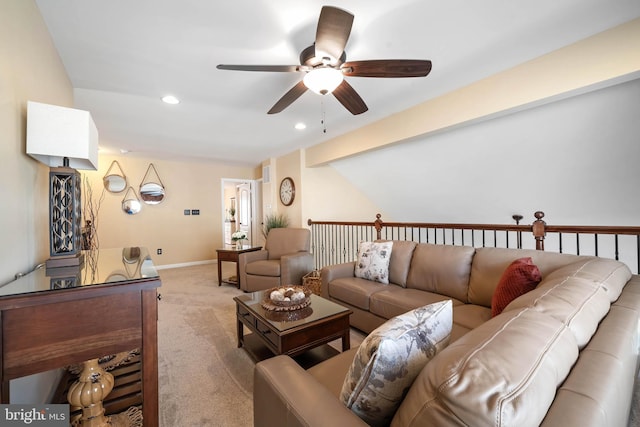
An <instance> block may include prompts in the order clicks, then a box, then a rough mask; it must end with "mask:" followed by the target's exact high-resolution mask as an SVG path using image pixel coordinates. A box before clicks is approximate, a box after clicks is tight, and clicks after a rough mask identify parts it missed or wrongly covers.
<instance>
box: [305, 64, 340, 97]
mask: <svg viewBox="0 0 640 427" xmlns="http://www.w3.org/2000/svg"><path fill="white" fill-rule="evenodd" d="M302 80H303V81H304V84H305V86H306V87H308V88H309V89H311V90H312V91H314V92H315V93H317V94H319V95H326V94H327V93H331V92H333V91H334V90H335V88H337V87H338V86H340V83H342V81H343V80H344V75H343V74H342V71H340V70H337V69H335V68H331V67H321V68H315V69H313V70H311V71H309V72H308V73H307V74H306V75H305V76H304V78H303V79H302Z"/></svg>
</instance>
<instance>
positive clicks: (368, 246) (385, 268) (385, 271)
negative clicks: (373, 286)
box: [354, 242, 393, 284]
mask: <svg viewBox="0 0 640 427" xmlns="http://www.w3.org/2000/svg"><path fill="white" fill-rule="evenodd" d="M392 248H393V242H360V246H359V247H358V259H357V260H356V267H355V272H354V276H356V277H360V278H363V279H367V280H372V281H374V282H380V283H385V284H388V283H389V260H390V259H391V249H392Z"/></svg>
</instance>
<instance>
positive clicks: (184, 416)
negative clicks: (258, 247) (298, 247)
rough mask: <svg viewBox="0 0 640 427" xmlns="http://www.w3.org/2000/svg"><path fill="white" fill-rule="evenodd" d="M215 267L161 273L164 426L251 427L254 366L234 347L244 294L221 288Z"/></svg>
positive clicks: (162, 426)
mask: <svg viewBox="0 0 640 427" xmlns="http://www.w3.org/2000/svg"><path fill="white" fill-rule="evenodd" d="M230 265H231V264H230ZM216 268H217V267H216V266H215V265H214V264H207V265H201V266H195V267H186V268H177V269H170V270H161V271H160V277H161V279H162V287H161V288H160V290H159V292H160V293H161V294H162V300H161V301H160V302H159V304H158V311H159V313H158V365H159V366H158V371H159V389H160V427H179V426H180V427H182V426H184V427H191V426H193V427H196V426H198V427H201V426H224V427H228V426H230V427H232V426H251V425H253V403H252V390H253V367H254V363H253V362H252V361H251V359H250V358H249V356H248V355H247V354H246V353H245V351H244V350H243V349H240V348H237V347H236V332H235V305H234V302H233V297H234V296H236V295H238V294H240V292H241V291H239V290H237V289H235V288H234V287H232V286H228V285H223V286H221V287H218V279H217V272H216Z"/></svg>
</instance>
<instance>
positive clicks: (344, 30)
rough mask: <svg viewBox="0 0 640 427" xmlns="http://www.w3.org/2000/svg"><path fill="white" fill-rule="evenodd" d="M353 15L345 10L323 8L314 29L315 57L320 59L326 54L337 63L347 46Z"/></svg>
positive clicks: (331, 7) (329, 7) (330, 7)
mask: <svg viewBox="0 0 640 427" xmlns="http://www.w3.org/2000/svg"><path fill="white" fill-rule="evenodd" d="M352 25H353V15H352V14H350V13H349V12H347V11H346V10H342V9H338V8H337V7H333V6H323V7H322V10H321V11H320V18H319V19H318V28H317V29H316V57H318V58H322V57H324V56H326V55H327V54H328V55H330V56H331V57H332V59H334V60H335V61H339V60H340V57H341V56H342V52H344V47H345V46H346V44H347V40H348V39H349V35H350V34H351V27H352Z"/></svg>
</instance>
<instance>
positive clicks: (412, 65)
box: [340, 59, 431, 77]
mask: <svg viewBox="0 0 640 427" xmlns="http://www.w3.org/2000/svg"><path fill="white" fill-rule="evenodd" d="M340 68H341V69H342V72H343V73H344V75H345V76H353V77H424V76H426V75H427V74H429V72H430V71H431V61H428V60H418V59H374V60H370V61H349V62H345V63H344V64H342V67H340Z"/></svg>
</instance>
